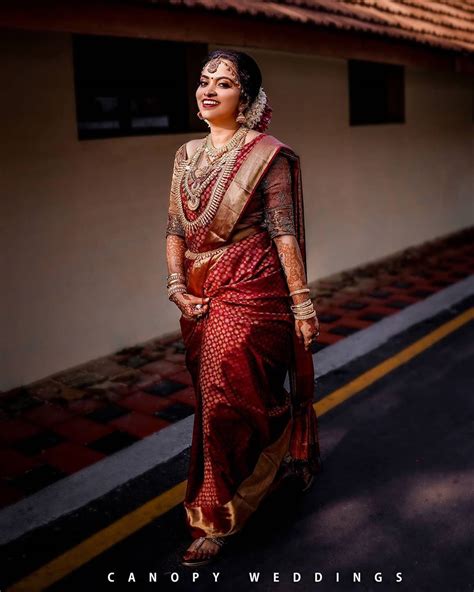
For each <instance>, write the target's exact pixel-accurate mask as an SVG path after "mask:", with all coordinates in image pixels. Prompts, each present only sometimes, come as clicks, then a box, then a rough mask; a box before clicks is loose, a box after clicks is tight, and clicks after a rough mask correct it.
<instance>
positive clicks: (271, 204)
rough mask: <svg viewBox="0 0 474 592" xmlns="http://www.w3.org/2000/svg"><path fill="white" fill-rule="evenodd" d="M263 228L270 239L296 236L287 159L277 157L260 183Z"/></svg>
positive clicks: (289, 170)
mask: <svg viewBox="0 0 474 592" xmlns="http://www.w3.org/2000/svg"><path fill="white" fill-rule="evenodd" d="M261 189H262V195H263V209H264V226H265V227H266V228H267V230H268V233H269V234H270V238H272V239H273V238H275V237H276V236H281V235H284V234H292V235H294V236H296V231H295V223H294V215H293V196H292V184H291V169H290V163H289V162H288V159H287V158H285V157H284V156H281V155H278V156H276V157H275V160H274V161H273V163H272V165H271V166H270V168H269V169H268V171H267V173H266V174H265V177H264V178H263V179H262V181H261Z"/></svg>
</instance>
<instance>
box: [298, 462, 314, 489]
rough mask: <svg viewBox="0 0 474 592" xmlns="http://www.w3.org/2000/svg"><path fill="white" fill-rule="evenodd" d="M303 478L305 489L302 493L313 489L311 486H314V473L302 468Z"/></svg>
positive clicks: (305, 467)
mask: <svg viewBox="0 0 474 592" xmlns="http://www.w3.org/2000/svg"><path fill="white" fill-rule="evenodd" d="M301 478H302V480H303V487H302V489H301V491H308V490H309V489H310V488H311V485H313V482H314V475H313V473H311V471H310V470H309V469H308V467H307V466H303V467H302V469H301Z"/></svg>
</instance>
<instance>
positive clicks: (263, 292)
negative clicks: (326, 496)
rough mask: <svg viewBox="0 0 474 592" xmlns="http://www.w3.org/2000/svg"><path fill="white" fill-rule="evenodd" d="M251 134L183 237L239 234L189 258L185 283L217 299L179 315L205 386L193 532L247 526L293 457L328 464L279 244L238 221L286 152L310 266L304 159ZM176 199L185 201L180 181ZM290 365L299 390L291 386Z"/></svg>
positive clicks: (199, 382)
mask: <svg viewBox="0 0 474 592" xmlns="http://www.w3.org/2000/svg"><path fill="white" fill-rule="evenodd" d="M251 144H252V146H249V147H248V148H247V150H246V153H245V156H244V157H243V158H242V159H240V160H239V161H238V162H237V163H236V166H235V168H234V170H233V174H232V176H231V179H230V181H229V183H228V187H227V190H226V192H225V194H224V197H223V198H222V201H221V203H220V205H219V208H218V210H217V213H216V215H215V216H214V218H213V220H212V221H211V222H210V224H209V226H208V227H207V228H205V229H201V230H200V231H199V232H200V236H199V237H197V238H199V240H196V241H194V242H193V238H196V237H192V236H191V237H190V236H187V237H186V239H187V245H188V248H189V244H191V245H192V244H194V245H196V244H199V251H200V252H203V251H209V250H214V249H217V248H219V247H222V246H226V245H231V246H230V247H228V248H226V249H225V250H223V251H221V252H218V253H215V254H211V255H210V256H208V257H206V258H203V259H190V258H186V259H185V275H186V284H187V288H188V292H189V293H191V294H194V295H196V296H204V297H207V296H209V298H210V301H209V310H208V313H207V314H206V315H204V316H203V317H202V318H200V319H198V320H191V319H188V318H186V317H184V316H181V318H180V325H181V330H182V335H183V340H184V344H185V347H186V365H187V368H188V370H189V371H190V373H191V376H192V379H193V385H194V389H195V394H196V411H195V416H194V427H193V439H192V446H191V458H190V465H189V475H188V483H187V490H186V495H185V500H184V508H185V511H186V519H187V523H188V526H189V528H190V530H191V534H192V536H193V537H195V538H196V537H199V536H226V535H230V534H233V533H235V532H237V531H238V530H240V529H241V528H242V527H243V525H244V524H245V522H246V521H247V519H248V518H249V517H250V515H251V514H252V513H253V512H254V511H255V510H256V509H257V507H258V506H259V504H260V502H261V501H262V500H263V499H264V497H265V496H266V495H267V493H268V492H269V491H270V489H271V487H272V486H274V485H275V483H276V482H277V481H278V475H279V474H280V472H281V471H280V472H279V470H280V469H281V466H282V462H283V459H284V458H285V459H286V461H288V459H290V462H291V463H295V465H296V464H297V463H305V464H306V465H307V466H308V467H309V469H310V471H311V472H312V473H313V474H314V473H316V472H318V470H319V469H320V467H321V459H320V453H319V440H318V429H317V419H316V415H315V412H314V409H313V405H312V400H313V391H314V369H313V361H312V355H311V352H306V351H305V349H304V346H303V344H302V343H301V342H300V341H299V340H298V339H297V337H296V333H295V328H294V317H293V314H292V312H291V309H290V304H291V298H290V296H289V290H288V286H287V283H286V278H285V275H284V272H283V269H282V267H281V263H280V260H279V257H278V252H277V249H276V245H275V244H274V242H273V241H272V240H271V238H270V236H269V234H268V232H267V231H266V230H265V229H262V228H261V227H260V228H259V227H256V228H254V229H250V231H247V232H244V233H242V232H239V233H236V232H235V231H234V227H235V225H236V223H237V222H238V221H239V220H240V219H241V218H242V214H243V213H244V210H245V207H246V205H247V204H248V203H249V202H250V200H251V198H252V195H253V194H254V192H255V189H256V187H257V186H258V184H259V182H260V180H261V179H262V178H263V177H264V175H265V172H266V171H267V170H268V168H269V166H270V165H271V163H272V161H273V160H274V158H275V157H276V155H277V154H278V153H281V154H284V155H285V156H286V157H287V158H288V159H289V161H290V163H291V177H292V191H293V197H294V200H293V207H294V220H295V230H296V236H297V240H298V243H299V245H300V249H301V253H302V257H303V261H304V263H305V267H306V249H305V239H304V212H303V196H302V187H301V171H300V164H299V158H298V156H297V155H296V154H295V153H294V152H293V151H292V149H291V148H289V147H288V146H286V145H284V144H282V143H281V142H279V141H278V140H277V139H276V138H273V137H272V136H267V135H265V134H262V135H261V136H259V137H258V141H252V142H251ZM244 149H245V147H244ZM179 198H180V199H182V203H183V204H184V203H185V201H186V200H185V196H184V195H182V194H181V190H180V193H179ZM183 207H184V205H183ZM185 211H186V210H185ZM188 213H189V212H188ZM242 236H244V237H243V238H242ZM287 371H289V376H290V386H291V388H290V392H288V391H287V390H286V389H285V388H284V381H285V376H286V373H287Z"/></svg>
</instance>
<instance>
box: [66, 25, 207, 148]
mask: <svg viewBox="0 0 474 592" xmlns="http://www.w3.org/2000/svg"><path fill="white" fill-rule="evenodd" d="M72 45H73V66H74V89H75V99H76V122H77V135H78V139H79V140H99V139H110V138H124V137H131V136H149V135H170V134H182V133H193V132H202V131H205V130H206V129H207V126H206V124H205V122H203V121H201V120H200V119H198V117H197V115H196V114H197V105H196V98H195V92H196V88H197V85H198V83H199V72H200V64H201V60H202V59H203V58H204V57H205V56H206V55H207V53H208V46H207V44H203V43H187V42H179V41H162V40H154V39H137V38H131V37H110V36H102V35H79V34H74V35H73V36H72ZM171 60H172V61H171ZM160 65H161V68H160Z"/></svg>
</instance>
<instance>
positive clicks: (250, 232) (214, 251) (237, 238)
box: [184, 226, 262, 261]
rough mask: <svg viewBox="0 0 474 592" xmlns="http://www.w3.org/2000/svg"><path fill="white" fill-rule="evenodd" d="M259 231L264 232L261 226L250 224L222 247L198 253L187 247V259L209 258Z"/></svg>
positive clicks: (185, 254)
mask: <svg viewBox="0 0 474 592" xmlns="http://www.w3.org/2000/svg"><path fill="white" fill-rule="evenodd" d="M257 232H262V227H261V226H250V227H248V228H244V229H243V230H241V231H239V232H237V233H236V234H234V236H233V237H232V242H231V243H230V244H228V245H223V246H222V247H218V248H217V249H212V250H211V251H200V252H198V253H195V252H193V251H190V250H189V249H187V250H186V251H185V253H184V256H185V257H186V259H193V260H198V261H199V260H201V259H207V258H209V257H212V256H213V255H217V254H219V253H222V252H224V251H226V250H227V249H228V248H229V247H232V246H233V245H235V244H236V243H239V242H240V241H242V240H244V239H245V238H249V237H250V236H253V235H254V234H257Z"/></svg>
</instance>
